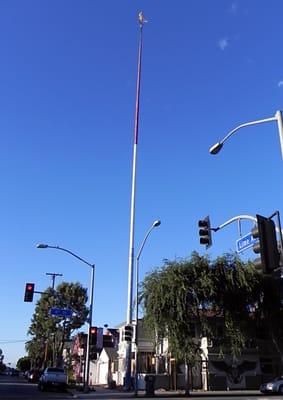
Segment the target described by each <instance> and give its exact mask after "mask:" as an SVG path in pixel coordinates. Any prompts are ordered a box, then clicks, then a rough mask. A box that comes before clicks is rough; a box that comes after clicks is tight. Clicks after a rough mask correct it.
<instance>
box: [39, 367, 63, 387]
mask: <svg viewBox="0 0 283 400" xmlns="http://www.w3.org/2000/svg"><path fill="white" fill-rule="evenodd" d="M52 387H53V388H58V389H61V390H66V388H67V375H66V373H65V371H64V369H63V368H57V367H48V368H46V369H45V370H44V372H43V374H42V375H41V377H40V378H39V382H38V389H39V390H42V391H43V390H46V389H47V388H52Z"/></svg>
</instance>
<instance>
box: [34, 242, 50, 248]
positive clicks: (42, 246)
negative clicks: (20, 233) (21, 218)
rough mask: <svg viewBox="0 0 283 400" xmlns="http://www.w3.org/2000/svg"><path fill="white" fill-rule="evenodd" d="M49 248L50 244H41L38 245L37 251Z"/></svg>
mask: <svg viewBox="0 0 283 400" xmlns="http://www.w3.org/2000/svg"><path fill="white" fill-rule="evenodd" d="M48 247H49V246H48V244H44V243H39V244H37V245H36V248H37V249H47V248H48Z"/></svg>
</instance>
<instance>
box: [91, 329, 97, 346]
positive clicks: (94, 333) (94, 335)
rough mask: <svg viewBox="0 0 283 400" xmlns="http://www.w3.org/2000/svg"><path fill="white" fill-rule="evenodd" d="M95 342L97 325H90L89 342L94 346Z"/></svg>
mask: <svg viewBox="0 0 283 400" xmlns="http://www.w3.org/2000/svg"><path fill="white" fill-rule="evenodd" d="M96 343H97V326H92V327H91V328H90V330H89V344H90V345H91V346H96Z"/></svg>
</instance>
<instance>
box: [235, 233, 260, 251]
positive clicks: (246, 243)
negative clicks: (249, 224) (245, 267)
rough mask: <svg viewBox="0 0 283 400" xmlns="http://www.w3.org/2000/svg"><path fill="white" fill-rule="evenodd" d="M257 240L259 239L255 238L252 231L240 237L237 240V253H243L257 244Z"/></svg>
mask: <svg viewBox="0 0 283 400" xmlns="http://www.w3.org/2000/svg"><path fill="white" fill-rule="evenodd" d="M256 241H257V239H254V238H253V235H252V234H251V233H248V234H247V235H245V236H242V237H241V238H240V239H238V240H236V251H237V253H241V252H242V251H244V250H247V249H249V248H250V247H252V246H253V245H254V244H255V242H256Z"/></svg>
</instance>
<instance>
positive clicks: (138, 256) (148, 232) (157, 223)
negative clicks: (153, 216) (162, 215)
mask: <svg viewBox="0 0 283 400" xmlns="http://www.w3.org/2000/svg"><path fill="white" fill-rule="evenodd" d="M159 225H160V221H155V222H154V223H153V224H152V225H151V227H150V228H149V230H148V231H147V233H146V235H145V237H144V239H143V241H142V244H141V246H140V248H139V251H138V253H137V260H139V259H140V256H141V253H142V251H143V248H144V245H145V242H146V240H147V238H148V236H149V235H150V233H151V231H152V230H153V229H154V228H156V227H157V226H159Z"/></svg>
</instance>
